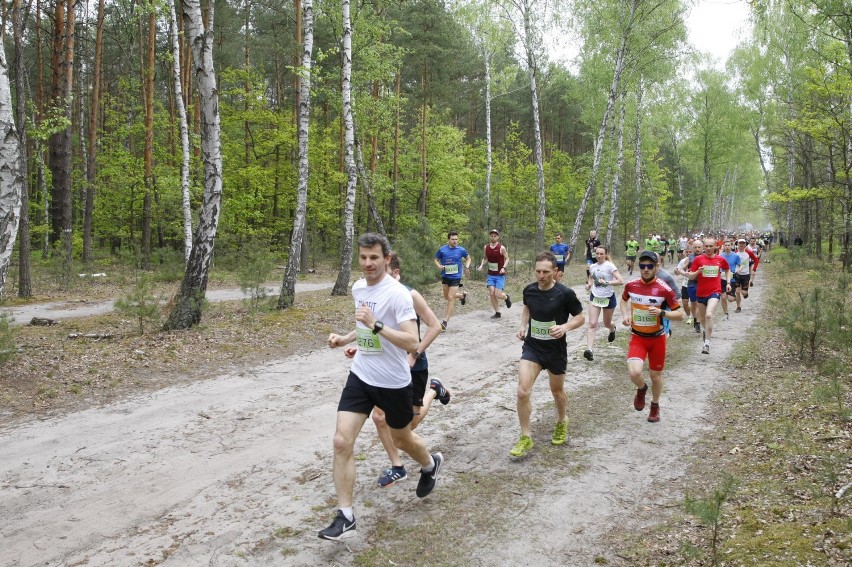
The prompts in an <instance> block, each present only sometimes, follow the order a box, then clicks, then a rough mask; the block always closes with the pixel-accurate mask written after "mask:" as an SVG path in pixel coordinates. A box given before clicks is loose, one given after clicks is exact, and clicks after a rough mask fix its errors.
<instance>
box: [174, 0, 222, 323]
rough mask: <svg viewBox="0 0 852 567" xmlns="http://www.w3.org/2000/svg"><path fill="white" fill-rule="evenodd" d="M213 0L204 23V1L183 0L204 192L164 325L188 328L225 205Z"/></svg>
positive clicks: (197, 315)
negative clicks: (195, 87) (194, 84)
mask: <svg viewBox="0 0 852 567" xmlns="http://www.w3.org/2000/svg"><path fill="white" fill-rule="evenodd" d="M213 5H214V3H213V2H210V4H209V6H208V13H207V17H206V20H207V23H206V25H205V23H203V22H202V14H201V5H200V3H199V0H183V2H182V7H183V16H184V19H185V22H186V25H185V33H186V37H187V39H188V40H189V43H190V45H191V46H192V61H193V65H194V66H195V75H196V81H197V83H198V92H199V95H200V96H199V99H200V104H199V106H200V113H201V157H202V163H203V167H204V196H203V197H202V203H201V214H200V215H199V222H198V228H197V229H196V231H195V238H194V241H193V245H192V252H191V253H190V255H189V262H187V265H186V272H185V273H184V277H183V281H182V282H181V287H180V292H179V294H178V296H177V298H176V299H175V305H174V308H172V311H171V313H169V317H168V320H167V321H166V324H165V326H164V328H165V329H167V330H168V329H188V328H190V327H192V326H193V325H195V324H197V323H198V322H199V321H201V309H202V307H203V300H204V295H205V293H206V291H207V276H208V272H209V269H210V262H211V261H212V260H213V245H214V243H215V241H216V229H217V228H218V225H219V213H220V210H221V204H222V151H221V140H220V126H219V95H218V90H217V87H216V73H215V70H214V69H213V31H212V30H213Z"/></svg>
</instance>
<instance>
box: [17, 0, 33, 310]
mask: <svg viewBox="0 0 852 567" xmlns="http://www.w3.org/2000/svg"><path fill="white" fill-rule="evenodd" d="M22 3H23V2H22V0H15V2H14V4H13V6H12V30H13V34H14V41H15V53H14V66H15V94H16V100H15V122H16V123H17V126H18V141H19V144H20V146H19V147H20V163H19V166H18V167H19V172H20V176H21V214H20V225H19V228H18V240H19V243H18V256H19V258H18V297H22V298H28V297H31V296H32V294H33V290H32V278H31V270H30V255H31V253H30V174H29V156H28V155H27V151H28V148H27V100H26V93H27V85H26V77H27V74H26V73H27V70H26V64H25V62H24V44H23V38H24V28H25V22H24V15H23V10H22Z"/></svg>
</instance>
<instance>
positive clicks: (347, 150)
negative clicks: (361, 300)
mask: <svg viewBox="0 0 852 567" xmlns="http://www.w3.org/2000/svg"><path fill="white" fill-rule="evenodd" d="M342 55H343V81H342V85H343V86H342V95H343V125H344V164H345V166H346V173H347V178H348V182H347V185H346V204H345V206H344V209H343V242H342V244H341V247H340V271H339V272H338V274H337V281H336V282H335V283H334V288H333V289H332V291H331V294H332V295H346V294H348V293H349V278H350V277H351V275H352V253H353V250H354V239H355V218H354V217H355V190H356V188H357V184H358V171H357V169H356V167H355V155H354V154H355V149H354V146H355V126H354V123H353V119H352V24H351V22H350V20H349V0H343V54H342ZM424 119H425V116H424ZM424 142H425V140H424ZM424 171H425V168H424ZM424 201H425V199H424Z"/></svg>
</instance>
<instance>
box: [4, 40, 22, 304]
mask: <svg viewBox="0 0 852 567" xmlns="http://www.w3.org/2000/svg"><path fill="white" fill-rule="evenodd" d="M18 96H22V95H21V94H19V95H18ZM12 109H13V106H12V89H11V85H10V84H9V70H8V67H7V65H6V50H5V48H3V46H2V44H0V300H2V299H3V293H4V290H5V287H6V276H7V274H8V272H9V264H10V263H11V260H12V251H13V250H14V248H15V239H16V238H17V236H18V224H19V223H20V220H21V217H20V214H21V188H22V179H21V173H20V161H19V159H20V156H19V155H18V151H19V146H18V131H17V129H16V128H15V120H14V116H13V113H12Z"/></svg>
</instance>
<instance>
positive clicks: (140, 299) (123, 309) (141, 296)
mask: <svg viewBox="0 0 852 567" xmlns="http://www.w3.org/2000/svg"><path fill="white" fill-rule="evenodd" d="M160 301H161V298H159V297H157V296H155V295H154V294H153V292H152V290H151V282H150V280H149V279H148V277H147V276H146V275H145V274H139V275H137V277H136V285H135V286H134V287H133V290H132V291H131V292H130V293H128V294H127V295H125V296H124V297H122V298H120V299H117V300H116V301H115V308H116V309H117V310H118V311H119V312H120V313H122V314H124V315H126V316H128V317H132V318H134V319H136V320H137V321H138V322H139V334H140V335H144V334H145V324H146V323H150V324H158V323H159V321H160Z"/></svg>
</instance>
